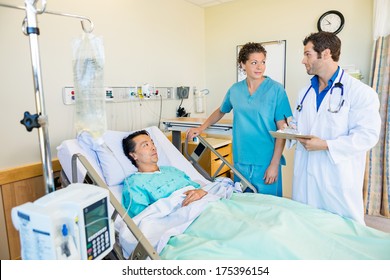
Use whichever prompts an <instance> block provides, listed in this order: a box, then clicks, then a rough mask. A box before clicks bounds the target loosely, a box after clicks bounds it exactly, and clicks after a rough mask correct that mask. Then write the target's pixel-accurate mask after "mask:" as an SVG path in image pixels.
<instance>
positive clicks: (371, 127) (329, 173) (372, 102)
mask: <svg viewBox="0 0 390 280" xmlns="http://www.w3.org/2000/svg"><path fill="white" fill-rule="evenodd" d="M341 73H342V71H341V70H340V71H339V75H338V77H337V79H335V81H339V79H340V75H341ZM341 83H342V84H343V85H344V99H345V102H344V105H343V106H342V107H341V110H340V112H338V113H330V112H328V108H329V98H330V94H329V93H330V91H329V92H328V93H327V94H326V96H325V98H324V100H323V101H322V103H321V106H320V108H319V110H318V112H317V110H316V93H315V91H314V89H311V90H310V91H309V92H308V94H307V96H306V99H305V100H304V102H303V107H302V110H301V112H298V110H295V112H294V119H295V121H296V122H297V127H298V130H299V131H300V132H301V133H302V134H309V135H315V136H317V137H319V138H321V139H323V140H326V141H327V144H328V150H327V151H310V152H309V151H306V149H305V148H304V147H303V146H302V145H301V144H300V143H299V142H298V143H297V147H296V151H295V158H294V178H293V194H292V198H293V200H296V201H299V202H302V203H306V204H309V205H312V206H314V207H317V208H320V209H325V210H328V211H330V212H333V213H336V214H339V215H341V216H344V217H348V218H352V219H354V220H355V221H357V222H359V223H361V224H365V223H364V206H363V194H362V193H363V180H364V172H365V164H366V152H367V151H368V150H369V149H371V148H372V147H373V146H374V145H375V144H376V143H377V142H378V139H379V133H380V126H381V118H380V115H379V99H378V94H377V93H376V92H375V91H374V90H373V89H372V88H371V87H369V86H367V85H366V84H364V83H362V82H360V81H359V80H357V79H355V78H353V77H351V76H350V75H348V74H347V73H344V76H343V78H342V80H341ZM308 88H309V86H307V87H305V88H304V89H303V90H302V91H301V93H300V95H299V98H298V100H297V104H296V105H298V104H300V102H301V100H302V98H303V95H304V94H305V92H306V91H307V89H308ZM338 90H339V89H335V90H334V95H333V96H332V99H331V102H332V104H336V105H337V104H338V102H339V100H340V94H339V91H338ZM336 91H338V92H337V93H336ZM336 107H337V106H335V105H333V106H332V108H336Z"/></svg>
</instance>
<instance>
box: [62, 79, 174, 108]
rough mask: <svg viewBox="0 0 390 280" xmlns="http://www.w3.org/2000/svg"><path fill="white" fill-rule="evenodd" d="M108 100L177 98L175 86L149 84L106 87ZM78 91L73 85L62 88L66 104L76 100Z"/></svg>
mask: <svg viewBox="0 0 390 280" xmlns="http://www.w3.org/2000/svg"><path fill="white" fill-rule="evenodd" d="M104 91H105V96H106V101H107V102H129V101H140V100H145V101H146V100H161V99H163V100H166V99H174V98H175V89H174V87H154V86H151V85H149V84H145V85H143V86H133V87H105V89H104ZM76 98H77V93H76V91H75V89H74V88H73V87H70V86H69V87H64V88H63V89H62V101H63V103H64V104H65V105H72V104H74V103H75V102H76Z"/></svg>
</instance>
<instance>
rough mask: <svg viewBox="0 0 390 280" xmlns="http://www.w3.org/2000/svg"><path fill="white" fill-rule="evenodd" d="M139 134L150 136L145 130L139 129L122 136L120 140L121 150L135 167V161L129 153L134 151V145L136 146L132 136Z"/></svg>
mask: <svg viewBox="0 0 390 280" xmlns="http://www.w3.org/2000/svg"><path fill="white" fill-rule="evenodd" d="M139 135H147V136H150V135H149V133H148V132H147V131H146V130H139V131H136V132H133V133H131V134H130V135H129V136H127V137H126V138H124V139H123V140H122V147H123V151H124V153H125V155H126V157H127V158H128V159H129V160H130V161H131V163H132V164H133V165H134V166H135V167H138V166H137V162H136V161H135V159H134V158H133V157H132V156H131V155H130V153H133V152H135V146H136V143H135V142H134V140H133V139H134V138H135V137H137V136H139Z"/></svg>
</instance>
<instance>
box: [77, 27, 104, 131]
mask: <svg viewBox="0 0 390 280" xmlns="http://www.w3.org/2000/svg"><path fill="white" fill-rule="evenodd" d="M73 81H74V89H75V101H76V110H75V112H76V113H75V128H76V131H77V133H78V134H80V133H81V132H82V131H87V132H89V133H90V134H91V135H92V136H93V138H95V139H97V138H99V137H101V136H102V135H103V133H104V132H105V131H106V129H107V118H106V102H105V99H106V96H105V91H104V48H103V40H102V39H101V38H99V37H96V36H94V35H93V34H91V33H83V34H82V37H81V38H79V39H76V40H75V41H74V43H73Z"/></svg>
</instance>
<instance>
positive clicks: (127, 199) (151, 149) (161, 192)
mask: <svg viewBox="0 0 390 280" xmlns="http://www.w3.org/2000/svg"><path fill="white" fill-rule="evenodd" d="M122 145H123V150H124V153H125V155H126V156H127V157H128V158H129V159H130V161H131V162H132V163H133V164H134V166H135V167H137V168H138V172H136V173H134V174H132V175H130V176H129V177H127V178H126V179H125V180H124V184H123V185H124V186H123V191H122V205H123V206H124V207H125V209H127V213H128V214H129V215H130V217H134V216H136V215H138V214H139V213H141V212H142V211H143V210H144V209H145V208H146V207H148V206H149V205H151V204H153V203H154V202H156V201H157V200H159V199H160V198H165V197H168V196H170V195H171V194H172V193H173V192H174V191H176V190H179V189H181V188H184V187H187V186H193V187H194V188H195V189H193V190H189V191H187V192H185V193H184V194H185V195H186V198H185V199H184V200H183V204H182V205H183V206H187V205H188V204H190V203H191V202H194V201H197V200H199V199H201V198H202V197H204V196H205V195H206V194H207V192H206V191H205V190H203V189H201V186H200V185H199V184H198V183H196V182H194V181H192V180H191V179H190V177H189V176H187V175H186V174H185V173H184V172H183V171H181V170H179V169H177V168H175V167H173V166H158V165H157V162H158V154H157V149H156V146H155V145H154V143H153V140H152V139H151V138H150V136H149V133H148V132H147V131H146V130H140V131H137V132H134V133H132V134H130V135H129V136H127V137H126V138H125V139H123V140H122Z"/></svg>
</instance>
